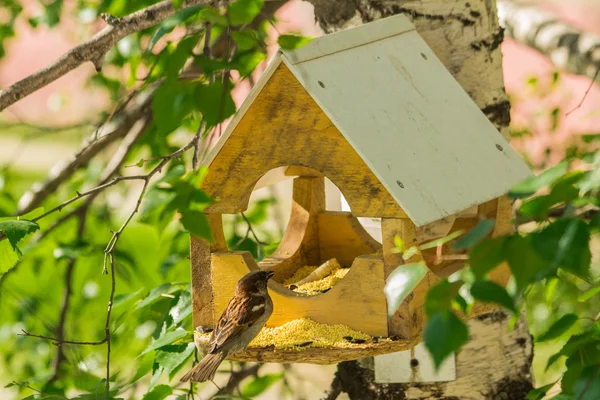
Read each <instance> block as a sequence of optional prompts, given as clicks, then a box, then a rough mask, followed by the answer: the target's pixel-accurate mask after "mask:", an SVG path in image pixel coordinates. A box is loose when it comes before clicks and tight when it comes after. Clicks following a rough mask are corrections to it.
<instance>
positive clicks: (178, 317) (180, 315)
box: [169, 290, 192, 324]
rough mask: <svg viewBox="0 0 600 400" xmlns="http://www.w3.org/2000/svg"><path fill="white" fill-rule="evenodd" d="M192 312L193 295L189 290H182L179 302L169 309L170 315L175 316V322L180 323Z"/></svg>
mask: <svg viewBox="0 0 600 400" xmlns="http://www.w3.org/2000/svg"><path fill="white" fill-rule="evenodd" d="M191 314H192V295H191V293H190V292H188V291H184V290H182V291H181V292H180V293H179V298H178V299H177V304H175V305H174V306H173V307H172V308H171V310H170V311H169V315H170V316H171V317H172V318H173V323H174V324H178V323H180V322H181V321H183V320H184V319H185V318H187V317H188V316H190V315H191Z"/></svg>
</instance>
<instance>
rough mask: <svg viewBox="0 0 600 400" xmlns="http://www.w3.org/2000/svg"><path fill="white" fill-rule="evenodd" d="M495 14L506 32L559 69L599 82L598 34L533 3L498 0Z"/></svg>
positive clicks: (599, 55) (599, 45)
mask: <svg viewBox="0 0 600 400" xmlns="http://www.w3.org/2000/svg"><path fill="white" fill-rule="evenodd" d="M498 15H499V17H500V22H501V24H502V25H503V26H504V28H505V32H506V35H507V36H509V37H510V38H512V39H514V40H515V41H517V42H519V43H521V44H524V45H526V46H528V47H531V48H533V49H535V50H537V51H539V52H540V53H541V54H543V55H544V56H546V57H548V58H549V59H550V61H551V62H552V64H553V65H554V66H555V67H556V68H557V69H558V70H560V71H565V72H570V73H573V74H577V75H585V76H587V77H589V78H591V79H594V80H595V81H596V82H600V76H599V74H598V71H599V70H600V35H597V34H594V33H590V32H584V31H582V30H581V29H578V28H576V27H574V26H573V25H571V24H568V23H566V22H562V21H560V19H559V17H558V16H556V15H554V14H552V13H550V12H547V11H544V10H542V9H540V8H539V7H538V6H537V5H535V4H533V3H520V2H514V1H507V0H502V1H499V2H498Z"/></svg>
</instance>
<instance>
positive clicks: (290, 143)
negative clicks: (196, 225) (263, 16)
mask: <svg viewBox="0 0 600 400" xmlns="http://www.w3.org/2000/svg"><path fill="white" fill-rule="evenodd" d="M226 139H227V140H226V141H222V142H220V143H219V145H218V149H219V150H218V153H217V154H213V155H212V156H211V158H212V163H210V165H209V170H208V174H207V176H206V178H205V179H204V182H203V184H202V187H203V188H204V190H205V191H206V192H207V193H208V194H209V195H210V196H212V197H213V198H215V199H216V200H217V201H216V203H215V204H213V205H211V206H209V207H208V208H207V212H212V213H222V214H235V213H238V212H241V211H244V210H245V209H246V208H247V207H248V200H249V198H250V194H251V192H252V189H253V188H254V186H255V184H256V183H257V182H258V180H259V179H260V177H261V176H262V175H264V174H265V173H266V172H267V171H269V170H271V169H273V168H277V167H281V166H286V165H287V166H301V167H309V168H312V169H314V170H317V171H319V172H321V173H323V174H324V175H325V176H327V177H328V178H329V179H331V181H332V182H333V183H334V184H335V185H336V186H337V187H338V188H340V190H341V191H342V193H343V194H344V196H345V197H346V200H348V204H349V205H350V207H351V208H352V211H353V213H354V215H355V216H358V217H381V216H387V217H405V216H406V214H405V213H404V211H402V209H401V208H400V207H399V206H398V204H397V203H396V201H395V200H394V199H393V198H392V197H391V196H390V194H389V192H388V191H387V190H386V189H385V188H384V187H383V185H382V184H381V182H379V180H378V179H377V178H376V177H375V175H374V174H373V172H371V170H370V169H369V168H368V167H367V165H366V164H365V162H364V161H363V160H362V158H361V157H360V156H359V155H358V154H357V153H356V151H354V149H353V148H352V147H351V146H350V144H349V143H348V141H347V140H346V139H345V138H344V137H343V136H342V134H341V133H340V132H339V130H338V129H337V128H336V127H335V126H334V125H333V123H332V122H331V121H330V120H329V118H328V117H327V116H326V115H325V114H324V113H323V112H322V111H321V109H320V108H319V106H318V105H317V104H316V103H315V102H314V100H313V99H312V97H311V96H310V95H309V94H308V93H307V91H306V90H305V89H304V88H303V87H302V85H300V83H299V82H298V81H297V79H296V78H295V77H294V76H293V75H292V73H291V72H290V70H289V69H288V67H287V66H285V65H284V64H280V65H279V67H278V68H277V70H276V71H275V72H274V73H273V75H272V76H271V79H270V80H269V81H268V82H266V84H265V85H264V87H263V89H262V91H261V92H260V93H259V94H258V95H257V98H256V99H255V101H254V102H253V103H252V104H251V105H250V106H249V107H248V109H247V111H246V113H245V114H244V115H243V116H242V117H240V119H239V121H238V123H237V125H236V126H235V128H234V130H233V131H232V132H229V133H228V134H227V136H226Z"/></svg>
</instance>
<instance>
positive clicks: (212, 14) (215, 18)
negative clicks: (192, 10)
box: [198, 7, 227, 26]
mask: <svg viewBox="0 0 600 400" xmlns="http://www.w3.org/2000/svg"><path fill="white" fill-rule="evenodd" d="M198 17H199V18H200V19H201V20H202V21H205V22H211V23H213V24H216V25H221V26H226V25H227V18H225V16H224V15H221V13H220V12H219V10H217V9H214V8H210V7H209V8H205V9H204V10H202V11H200V12H199V13H198Z"/></svg>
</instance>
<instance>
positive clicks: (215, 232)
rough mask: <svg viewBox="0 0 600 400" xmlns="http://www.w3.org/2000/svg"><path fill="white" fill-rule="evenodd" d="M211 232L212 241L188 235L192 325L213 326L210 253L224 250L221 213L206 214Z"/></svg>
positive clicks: (225, 245)
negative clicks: (190, 266) (192, 310)
mask: <svg viewBox="0 0 600 400" xmlns="http://www.w3.org/2000/svg"><path fill="white" fill-rule="evenodd" d="M206 216H207V217H208V223H209V225H210V230H211V234H212V242H209V241H207V240H205V239H201V238H198V237H195V236H190V261H191V265H192V307H193V309H194V310H197V312H194V313H193V322H194V327H197V326H201V327H204V328H214V323H215V316H214V315H213V309H214V307H213V298H214V294H213V287H212V285H211V278H210V277H211V275H212V272H211V271H212V268H211V257H212V256H211V253H212V252H215V251H226V250H227V243H226V242H225V235H224V234H223V217H222V215H221V214H206Z"/></svg>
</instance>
